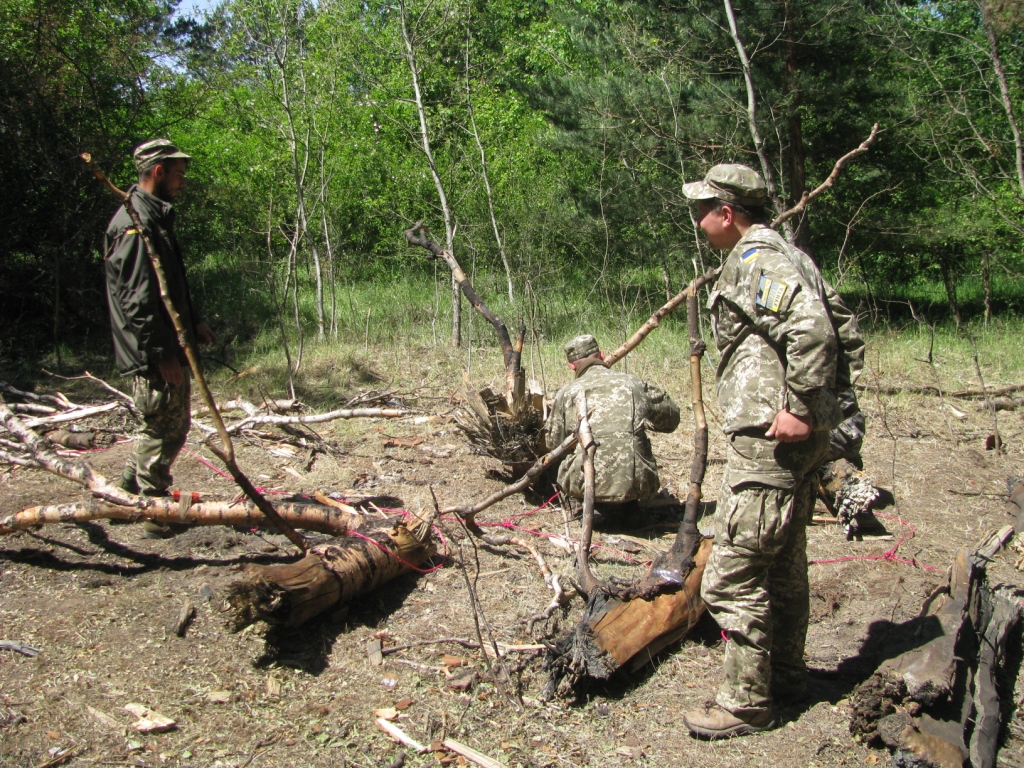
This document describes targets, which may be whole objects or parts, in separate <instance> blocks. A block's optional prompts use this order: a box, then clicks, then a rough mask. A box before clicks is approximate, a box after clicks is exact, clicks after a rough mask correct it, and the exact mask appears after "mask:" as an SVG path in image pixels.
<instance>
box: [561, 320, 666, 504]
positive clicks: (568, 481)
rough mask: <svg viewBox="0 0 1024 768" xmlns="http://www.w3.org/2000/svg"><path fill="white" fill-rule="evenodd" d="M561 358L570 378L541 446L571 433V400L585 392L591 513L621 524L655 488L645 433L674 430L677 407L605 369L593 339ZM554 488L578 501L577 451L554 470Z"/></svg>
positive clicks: (582, 339)
mask: <svg viewBox="0 0 1024 768" xmlns="http://www.w3.org/2000/svg"><path fill="white" fill-rule="evenodd" d="M565 355H566V358H567V359H568V361H569V367H570V368H571V369H572V370H573V371H575V373H576V378H575V380H574V381H572V382H571V383H569V384H567V385H566V386H564V387H562V388H561V389H560V390H559V391H558V394H557V395H555V402H554V405H553V406H552V408H551V415H550V416H549V417H548V422H547V438H546V439H547V444H548V446H549V447H552V448H553V447H554V446H556V445H558V444H559V443H561V442H562V441H563V440H564V439H565V438H566V436H568V435H570V434H572V433H573V432H575V431H576V413H577V411H576V398H577V397H578V396H579V394H580V393H581V392H586V394H587V409H588V416H589V421H590V427H591V429H592V430H593V433H594V440H595V441H596V442H597V451H596V453H595V455H594V476H595V482H594V485H595V487H594V499H595V508H596V509H597V510H598V512H599V513H600V514H601V515H602V517H604V518H605V521H606V522H617V523H622V522H625V521H624V520H623V519H622V518H623V516H624V515H627V514H628V513H629V512H631V511H632V510H633V509H634V508H635V507H636V502H637V501H638V500H642V499H648V498H650V497H652V496H654V495H655V494H657V493H658V490H659V489H660V488H661V481H660V480H659V478H658V465H657V463H656V462H655V460H654V453H653V452H652V451H651V442H650V440H649V439H648V437H647V432H646V430H647V429H653V430H655V431H656V432H672V431H673V430H674V429H675V428H676V427H678V426H679V406H677V405H676V404H675V403H674V402H673V401H672V398H671V397H669V396H668V395H667V394H665V392H663V391H662V390H661V389H659V388H658V387H655V386H653V385H651V384H647V383H646V382H644V381H643V380H642V379H640V378H639V377H637V376H633V375H632V374H628V373H622V372H620V371H613V370H611V368H609V367H608V366H607V365H606V364H605V362H604V353H603V352H601V350H600V348H599V347H598V344H597V340H596V339H595V338H594V337H593V336H591V335H589V334H587V335H584V336H578V337H576V338H575V339H573V340H572V341H570V342H569V343H568V344H566V346H565ZM558 484H559V485H560V486H561V488H562V490H563V491H565V492H566V493H567V494H569V495H570V496H571V497H573V498H576V499H582V498H583V453H582V451H581V450H580V448H579V446H577V447H576V451H575V453H573V454H572V455H571V456H569V457H567V458H566V459H565V460H564V461H563V462H562V464H561V466H560V467H559V468H558Z"/></svg>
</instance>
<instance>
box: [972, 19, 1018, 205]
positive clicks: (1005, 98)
mask: <svg viewBox="0 0 1024 768" xmlns="http://www.w3.org/2000/svg"><path fill="white" fill-rule="evenodd" d="M981 23H982V25H983V26H984V27H985V37H986V38H988V55H989V58H991V59H992V67H993V69H995V72H996V79H997V80H998V81H999V95H1000V97H1001V98H1002V102H1003V110H1005V112H1006V120H1007V121H1008V122H1009V124H1010V133H1012V134H1013V148H1014V153H1015V156H1016V161H1017V162H1016V166H1017V184H1018V186H1019V187H1020V195H1021V197H1022V198H1024V142H1022V141H1021V137H1020V129H1019V128H1018V127H1017V118H1016V117H1015V116H1014V113H1013V100H1012V99H1011V98H1010V86H1009V84H1008V83H1007V81H1006V68H1005V67H1004V66H1003V60H1002V58H1001V57H1000V56H999V40H998V38H997V37H996V30H995V27H994V26H993V25H992V19H991V18H990V16H989V9H988V4H987V3H986V2H984V0H982V3H981Z"/></svg>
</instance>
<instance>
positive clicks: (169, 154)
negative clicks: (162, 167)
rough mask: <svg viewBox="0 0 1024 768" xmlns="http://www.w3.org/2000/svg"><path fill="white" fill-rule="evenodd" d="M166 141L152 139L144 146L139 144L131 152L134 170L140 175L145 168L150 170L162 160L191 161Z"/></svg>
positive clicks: (188, 156) (189, 157)
mask: <svg viewBox="0 0 1024 768" xmlns="http://www.w3.org/2000/svg"><path fill="white" fill-rule="evenodd" d="M191 159H192V157H191V156H190V155H186V154H185V153H184V152H182V151H181V150H179V149H178V148H177V147H176V146H174V144H172V143H171V142H170V141H168V140H167V139H153V140H152V141H147V142H146V143H145V144H140V145H139V146H137V147H136V148H135V151H134V152H132V160H134V161H135V168H136V169H137V170H138V172H139V173H142V172H143V171H145V170H146V169H147V168H152V167H153V166H154V165H156V164H157V163H161V162H163V161H164V160H191Z"/></svg>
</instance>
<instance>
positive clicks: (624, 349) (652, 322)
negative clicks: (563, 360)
mask: <svg viewBox="0 0 1024 768" xmlns="http://www.w3.org/2000/svg"><path fill="white" fill-rule="evenodd" d="M719 271H720V270H719V269H709V270H708V271H707V272H705V273H704V274H703V275H699V276H698V277H695V278H693V280H691V281H690V282H689V283H688V284H687V286H686V287H685V288H684V289H683V290H681V291H680V292H679V293H677V294H676V295H675V296H673V297H672V298H671V299H669V300H668V301H667V302H666V303H665V304H664V305H663V306H662V307H661V308H660V309H659V310H658V311H657V312H655V313H654V314H653V315H651V316H650V318H648V320H647V322H645V323H644V324H643V325H641V326H640V328H639V329H637V331H636V333H634V334H633V335H632V336H630V337H629V338H628V339H626V341H625V342H624V343H623V344H622V346H620V347H619V348H618V349H616V350H615V351H613V352H611V353H609V354H607V355H605V357H604V361H605V363H606V364H608V365H615V363H617V362H619V360H621V359H622V358H624V357H625V356H626V355H627V354H629V353H630V352H631V351H632V350H633V349H634V348H635V347H636V346H637V345H639V344H640V342H641V341H643V340H644V339H646V338H647V336H648V335H649V334H650V333H651V331H653V330H654V329H655V328H657V327H658V325H659V324H660V323H661V321H662V320H664V319H665V318H666V317H668V315H670V314H671V313H672V312H673V311H675V309H676V308H678V307H679V305H680V304H682V303H683V302H684V301H686V300H687V299H688V298H689V297H691V296H696V295H697V291H699V290H700V289H701V288H703V287H704V286H705V285H707V284H708V283H710V282H711V281H712V280H714V279H715V278H717V277H718V273H719Z"/></svg>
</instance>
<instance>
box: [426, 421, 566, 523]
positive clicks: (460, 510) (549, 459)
mask: <svg viewBox="0 0 1024 768" xmlns="http://www.w3.org/2000/svg"><path fill="white" fill-rule="evenodd" d="M575 446H576V435H569V436H568V437H567V438H565V440H563V441H562V442H561V443H560V444H559V445H558V447H557V448H555V449H554V450H552V451H548V452H547V453H546V454H544V455H543V456H541V457H540V458H539V459H537V460H536V461H535V462H534V463H533V466H531V467H530V468H529V469H528V470H527V471H526V474H525V475H523V476H522V477H521V478H519V480H517V481H516V482H514V483H512V485H507V486H505V487H504V488H502V489H501V490H500V491H495V492H494V493H492V494H491V495H490V496H488V497H487V498H486V499H484V500H483V501H481V502H478V503H477V504H473V505H472V506H467V505H464V506H459V507H446V508H445V509H443V510H441V512H442V514H445V515H458V516H459V517H461V518H462V519H463V520H465V522H466V525H467V526H468V527H469V528H470V530H471V531H473V533H475V534H479V533H480V529H479V528H478V527H477V526H476V524H475V523H474V521H473V518H474V517H476V515H477V514H478V513H479V512H482V511H483V510H485V509H487V508H488V507H489V506H491V505H492V504H496V503H497V502H499V501H501V500H502V499H504V498H507V497H509V496H511V495H512V494H514V493H518V492H519V491H521V490H522V489H523V488H526V487H528V486H529V485H531V484H532V483H533V481H534V480H536V479H537V477H538V476H539V475H541V474H542V473H543V472H544V470H546V469H547V468H548V467H550V466H552V465H553V464H556V463H557V462H558V461H559V459H561V458H562V457H563V456H565V454H567V453H568V452H569V451H570V450H571V449H572V448H574V447H575Z"/></svg>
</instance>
